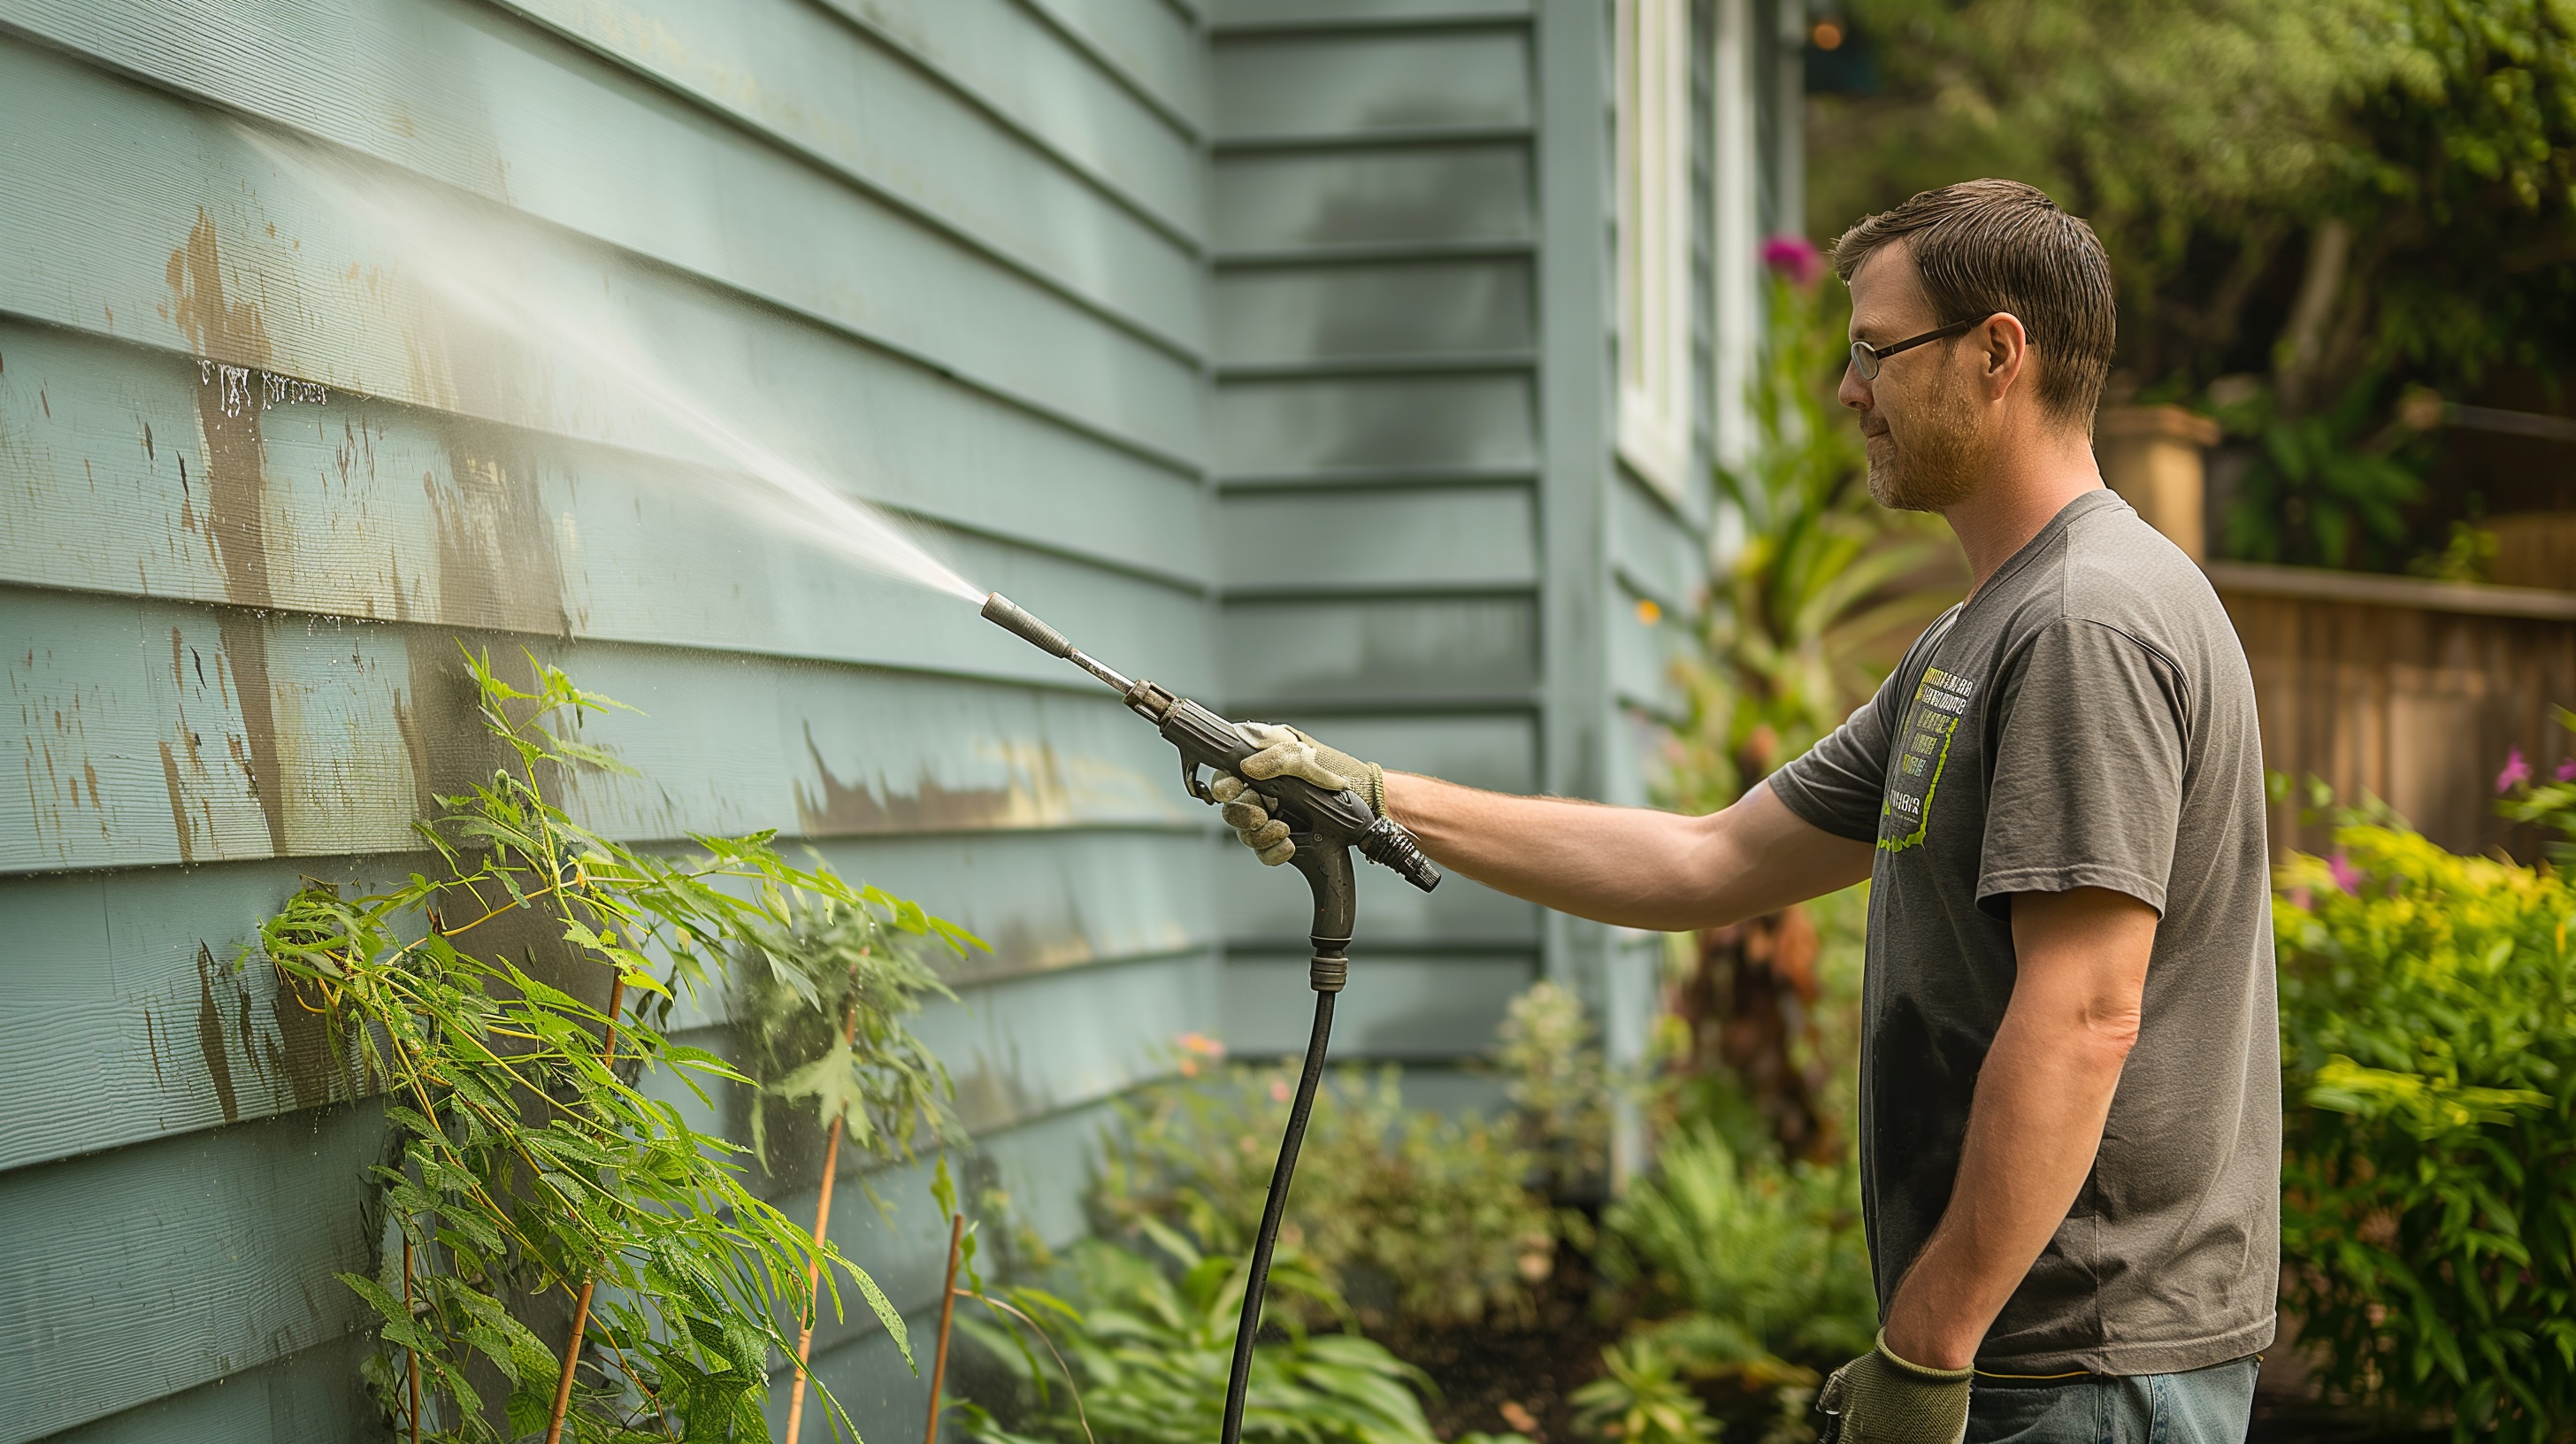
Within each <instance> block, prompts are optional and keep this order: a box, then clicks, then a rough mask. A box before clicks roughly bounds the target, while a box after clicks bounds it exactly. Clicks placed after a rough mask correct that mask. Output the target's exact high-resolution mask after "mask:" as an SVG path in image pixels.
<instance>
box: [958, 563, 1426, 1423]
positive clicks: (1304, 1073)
mask: <svg viewBox="0 0 2576 1444" xmlns="http://www.w3.org/2000/svg"><path fill="white" fill-rule="evenodd" d="M984 619H985V620H986V621H989V622H991V623H993V624H994V625H995V626H998V627H1000V628H1002V629H1003V630H1004V631H1006V632H1009V633H1010V634H1011V635H1013V636H1015V637H1018V638H1019V639H1020V640H1022V641H1024V642H1027V643H1028V644H1029V645H1031V646H1033V647H1035V648H1037V649H1038V650H1039V651H1041V652H1044V653H1046V654H1047V655H1048V656H1051V657H1062V658H1063V659H1064V660H1066V661H1068V662H1071V663H1073V664H1074V665H1075V666H1077V667H1080V668H1081V669H1082V670H1084V671H1086V672H1088V673H1090V674H1091V675H1092V676H1094V677H1096V678H1098V679H1099V680H1100V682H1101V684H1102V685H1103V686H1106V687H1107V688H1109V690H1111V691H1113V692H1116V693H1117V694H1118V696H1119V700H1120V701H1122V702H1125V703H1126V704H1127V707H1128V710H1130V711H1132V712H1134V713H1135V714H1136V715H1137V716H1139V717H1142V718H1144V719H1145V720H1146V721H1148V722H1151V723H1153V724H1154V725H1155V727H1156V728H1157V729H1158V730H1160V731H1161V732H1162V734H1163V740H1164V741H1166V742H1169V743H1171V744H1172V746H1173V747H1174V748H1175V749H1177V750H1178V751H1179V752H1180V754H1181V785H1182V787H1184V788H1185V789H1187V790H1188V792H1189V794H1190V795H1191V796H1192V797H1195V798H1197V799H1199V800H1200V801H1201V802H1206V803H1214V802H1215V801H1216V800H1217V799H1216V796H1215V794H1214V793H1212V792H1210V791H1209V790H1208V785H1207V783H1206V782H1205V781H1204V780H1202V779H1201V777H1200V775H1199V774H1200V773H1201V772H1202V771H1203V770H1212V771H1215V772H1219V773H1223V774H1225V775H1228V776H1231V777H1233V778H1235V779H1236V780H1238V781H1240V782H1242V783H1243V784H1244V786H1246V787H1248V788H1250V789H1252V790H1253V791H1254V792H1257V793H1259V794H1261V796H1262V798H1263V800H1264V806H1265V807H1266V809H1267V810H1268V811H1269V813H1270V815H1271V816H1273V817H1276V818H1278V819H1280V820H1281V821H1284V822H1286V823H1287V824H1288V826H1289V829H1290V831H1289V834H1288V839H1289V841H1291V842H1293V843H1295V844H1296V848H1297V850H1296V851H1295V852H1294V853H1292V854H1290V856H1289V858H1288V865H1289V866H1291V867H1293V868H1295V869H1297V871H1299V872H1300V873H1303V874H1304V875H1305V878H1306V886H1307V887H1308V888H1309V889H1311V890H1312V891H1313V893H1314V900H1315V918H1314V923H1313V925H1312V927H1311V928H1310V929H1309V931H1308V936H1307V941H1308V942H1309V943H1310V944H1312V945H1313V948H1314V956H1313V957H1312V959H1310V960H1309V962H1308V964H1307V969H1306V981H1307V984H1308V986H1310V987H1312V988H1313V989H1314V990H1315V1025H1314V1028H1313V1030H1312V1031H1311V1032H1310V1033H1309V1034H1308V1035H1307V1039H1306V1062H1305V1066H1304V1067H1303V1068H1302V1069H1300V1070H1299V1072H1298V1075H1297V1095H1296V1099H1295V1101H1294V1102H1292V1103H1291V1104H1290V1105H1289V1108H1288V1128H1287V1131H1286V1132H1285V1133H1284V1134H1283V1135H1282V1136H1281V1138H1280V1140H1279V1161H1278V1164H1277V1165H1276V1166H1275V1167H1274V1168H1273V1169H1272V1170H1271V1174H1270V1194H1269V1197H1268V1198H1267V1200H1265V1201H1264V1203H1263V1204H1262V1208H1261V1231H1260V1232H1259V1233H1258V1234H1257V1235H1255V1236H1254V1239H1253V1244H1252V1268H1251V1276H1250V1277H1249V1278H1248V1279H1246V1280H1245V1282H1244V1289H1243V1314H1242V1316H1241V1317H1240V1318H1238V1319H1237V1320H1236V1321H1235V1326H1234V1369H1233V1372H1232V1373H1231V1374H1230V1375H1229V1376H1228V1377H1227V1380H1226V1390H1225V1425H1224V1428H1223V1431H1222V1432H1221V1434H1220V1435H1219V1444H1240V1441H1241V1440H1242V1437H1243V1403H1244V1394H1245V1391H1246V1389H1247V1388H1248V1387H1249V1385H1250V1382H1251V1377H1252V1344H1253V1339H1254V1336H1255V1335H1256V1334H1258V1333H1259V1332H1260V1329H1261V1302H1262V1296H1263V1294H1264V1293H1265V1292H1267V1291H1268V1288H1269V1284H1270V1256H1271V1253H1272V1251H1273V1250H1274V1249H1276V1248H1277V1246H1278V1243H1279V1224H1280V1220H1281V1218H1282V1217H1283V1216H1284V1215H1285V1213H1286V1212H1287V1208H1288V1183H1289V1180H1290V1179H1291V1178H1292V1177H1294V1176H1295V1174H1296V1171H1297V1151H1298V1148H1299V1147H1300V1146H1301V1145H1302V1144H1303V1143H1304V1142H1305V1140H1306V1121H1307V1119H1308V1117H1309V1116H1310V1115H1311V1114H1312V1113H1313V1112H1314V1109H1315V1090H1316V1088H1317V1087H1318V1086H1319V1085H1320V1084H1321V1083H1322V1082H1323V1079H1324V1052H1325V1049H1326V1048H1327V1046H1329V1045H1330V1043H1331V1041H1332V1036H1333V1000H1334V998H1335V997H1336V996H1337V995H1339V994H1340V992H1341V991H1342V988H1343V987H1344V986H1345V985H1346V984H1347V983H1348V982H1349V981H1350V967H1351V957H1350V946H1351V932H1352V927H1353V925H1354V921H1355V919H1356V915H1357V912H1358V901H1359V900H1358V895H1357V892H1356V890H1355V888H1354V879H1353V877H1352V872H1351V849H1352V848H1358V849H1359V851H1360V855H1361V856H1362V857H1365V858H1367V859H1368V860H1369V861H1371V862H1373V863H1376V864H1377V865H1379V866H1380V867H1384V868H1387V869H1390V870H1392V871H1393V872H1395V873H1396V874H1397V875H1398V876H1400V877H1402V878H1403V879H1404V880H1405V881H1406V882H1409V883H1411V884H1413V885H1414V886H1415V887H1417V888H1420V889H1421V890H1423V891H1424V892H1429V891H1431V890H1432V889H1433V888H1435V887H1438V886H1439V885H1440V868H1439V867H1438V865H1437V864H1435V863H1433V862H1432V861H1431V859H1429V858H1427V857H1424V856H1423V855H1422V850H1421V848H1420V847H1418V846H1416V845H1415V843H1414V840H1413V835H1412V834H1411V833H1409V832H1406V831H1405V830H1404V828H1403V827H1402V826H1400V825H1399V824H1398V823H1397V822H1396V821H1395V819H1393V818H1391V817H1380V816H1378V815H1377V813H1376V811H1375V810H1374V809H1372V808H1371V807H1370V806H1369V804H1368V800H1367V799H1366V798H1363V797H1361V796H1360V795H1359V794H1358V793H1357V792H1355V791H1351V790H1349V789H1344V790H1343V791H1340V792H1326V791H1325V790H1324V789H1322V788H1320V787H1317V786H1315V785H1314V784H1313V783H1310V782H1307V781H1306V780H1305V779H1303V778H1297V777H1272V778H1267V779H1261V780H1255V779H1253V778H1251V777H1247V776H1245V775H1244V774H1243V772H1242V771H1241V768H1242V766H1243V763H1244V762H1245V760H1246V759H1248V758H1250V757H1251V756H1252V754H1253V753H1255V752H1257V751H1259V750H1260V748H1259V747H1257V746H1255V745H1254V744H1253V743H1252V742H1250V741H1248V740H1246V739H1245V737H1244V735H1243V733H1242V732H1241V731H1240V730H1239V729H1237V728H1236V727H1235V725H1234V724H1233V723H1231V722H1228V721H1226V720H1225V719H1224V718H1222V717H1219V716H1218V715H1216V714H1215V713H1214V712H1211V711H1209V710H1208V709H1207V708H1205V707H1202V706H1200V705H1199V704H1198V703H1196V702H1193V701H1191V700H1189V699H1188V698H1186V697H1177V696H1174V695H1173V694H1172V693H1171V692H1169V691H1167V690H1165V689H1164V688H1161V687H1158V686H1156V685H1155V684H1153V683H1152V682H1148V681H1145V680H1143V679H1141V678H1138V679H1134V680H1131V679H1129V678H1128V677H1127V676H1125V675H1124V674H1123V673H1120V672H1119V671H1117V670H1116V669H1115V668H1112V667H1110V666H1108V665H1106V664H1105V663H1102V662H1099V661H1095V660H1094V659H1092V658H1091V657H1089V656H1086V655H1085V654H1084V653H1083V651H1082V649H1081V648H1079V647H1076V646H1075V645H1074V644H1073V642H1072V639H1070V638H1068V637H1066V636H1065V634H1064V633H1062V632H1059V631H1057V630H1056V629H1055V628H1053V627H1051V626H1048V625H1047V624H1046V623H1045V622H1043V621H1040V620H1039V619H1038V618H1037V617H1035V616H1033V615H1031V614H1030V613H1029V612H1028V611H1027V610H1026V609H1025V608H1023V607H1021V606H1020V605H1019V604H1018V603H1017V602H1014V601H1012V600H1011V599H1010V598H1008V597H1006V596H1003V595H1002V594H1001V593H1000V592H995V593H993V594H992V595H991V596H988V597H986V598H985V599H984Z"/></svg>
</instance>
